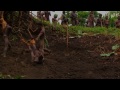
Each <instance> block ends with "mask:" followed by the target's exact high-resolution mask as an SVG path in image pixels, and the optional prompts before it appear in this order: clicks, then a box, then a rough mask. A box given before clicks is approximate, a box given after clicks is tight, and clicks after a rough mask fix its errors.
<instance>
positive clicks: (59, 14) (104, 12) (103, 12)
mask: <svg viewBox="0 0 120 90" xmlns="http://www.w3.org/2000/svg"><path fill="white" fill-rule="evenodd" d="M32 12H33V13H34V14H35V15H37V11H32ZM98 12H99V13H101V14H103V15H105V14H106V13H108V11H98ZM54 14H58V18H59V17H60V16H61V14H62V11H55V12H51V17H50V21H52V17H53V15H54Z"/></svg>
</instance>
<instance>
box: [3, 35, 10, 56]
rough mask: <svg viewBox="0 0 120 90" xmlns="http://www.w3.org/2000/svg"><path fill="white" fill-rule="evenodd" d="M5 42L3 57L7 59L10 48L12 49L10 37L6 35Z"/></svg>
mask: <svg viewBox="0 0 120 90" xmlns="http://www.w3.org/2000/svg"><path fill="white" fill-rule="evenodd" d="M4 42H5V47H4V51H3V57H6V54H7V51H8V47H11V46H10V42H9V40H8V36H6V35H4Z"/></svg>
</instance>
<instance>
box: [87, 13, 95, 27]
mask: <svg viewBox="0 0 120 90" xmlns="http://www.w3.org/2000/svg"><path fill="white" fill-rule="evenodd" d="M94 22H95V19H94V15H93V14H92V13H90V15H89V16H88V20H87V26H88V27H94Z"/></svg>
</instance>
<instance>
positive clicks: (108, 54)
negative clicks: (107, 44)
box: [100, 52, 115, 57]
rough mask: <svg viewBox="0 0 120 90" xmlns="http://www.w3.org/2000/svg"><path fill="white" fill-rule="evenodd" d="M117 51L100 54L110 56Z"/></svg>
mask: <svg viewBox="0 0 120 90" xmlns="http://www.w3.org/2000/svg"><path fill="white" fill-rule="evenodd" d="M114 53H115V52H111V53H103V54H100V56H101V57H109V56H111V55H113V54H114Z"/></svg>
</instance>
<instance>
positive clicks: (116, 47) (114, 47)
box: [112, 44, 120, 51]
mask: <svg viewBox="0 0 120 90" xmlns="http://www.w3.org/2000/svg"><path fill="white" fill-rule="evenodd" d="M119 47H120V45H118V44H116V45H114V46H112V50H114V51H115V50H117V49H118V48H119Z"/></svg>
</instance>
